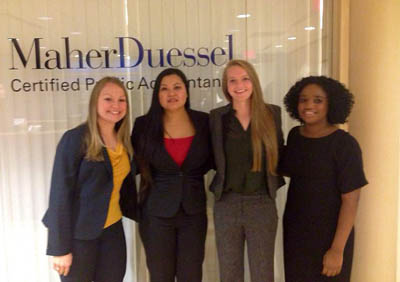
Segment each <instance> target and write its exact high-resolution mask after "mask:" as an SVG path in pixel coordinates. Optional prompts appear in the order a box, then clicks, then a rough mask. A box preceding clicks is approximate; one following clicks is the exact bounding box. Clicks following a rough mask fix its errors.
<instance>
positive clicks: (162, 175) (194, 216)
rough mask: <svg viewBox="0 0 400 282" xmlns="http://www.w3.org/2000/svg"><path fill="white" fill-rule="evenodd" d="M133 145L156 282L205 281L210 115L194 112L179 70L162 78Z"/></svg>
mask: <svg viewBox="0 0 400 282" xmlns="http://www.w3.org/2000/svg"><path fill="white" fill-rule="evenodd" d="M132 143H133V146H134V149H135V152H136V156H137V159H138V163H139V171H140V174H141V185H140V187H141V189H140V193H139V198H140V204H141V205H140V210H141V215H142V216H141V218H140V220H139V232H140V237H141V239H142V241H143V244H144V248H145V251H146V259H147V267H148V269H149V272H150V281H152V282H156V281H175V277H176V278H177V281H178V282H187V281H191V282H201V281H202V277H203V271H202V265H203V260H204V253H205V239H206V233H207V215H206V194H205V189H204V188H205V187H204V175H205V174H206V173H207V172H208V170H209V169H210V168H212V165H213V162H212V152H211V144H210V132H209V126H208V114H206V113H203V112H199V111H194V110H192V109H190V107H189V83H188V81H187V79H186V76H185V75H184V74H183V72H182V71H180V70H178V69H166V70H164V71H162V72H161V73H160V74H159V75H158V76H157V79H156V83H155V87H154V91H153V97H152V104H151V107H150V109H149V111H148V113H147V114H146V115H144V116H141V117H138V118H137V119H136V121H135V125H134V127H133V131H132Z"/></svg>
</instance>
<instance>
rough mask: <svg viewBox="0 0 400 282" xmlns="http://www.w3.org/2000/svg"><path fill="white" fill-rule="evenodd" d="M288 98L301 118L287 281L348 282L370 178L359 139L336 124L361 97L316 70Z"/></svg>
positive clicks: (294, 147) (290, 162) (293, 161)
mask: <svg viewBox="0 0 400 282" xmlns="http://www.w3.org/2000/svg"><path fill="white" fill-rule="evenodd" d="M284 103H285V106H286V110H287V111H288V113H289V114H290V116H291V117H292V118H294V119H297V120H298V121H300V122H301V125H300V126H297V127H295V128H293V129H292V130H291V131H290V133H289V136H288V141H287V146H286V152H285V156H284V157H283V160H282V172H283V173H284V174H285V175H287V176H289V177H290V178H291V181H290V186H289V190H288V197H287V202H286V208H285V214H284V219H283V224H284V256H285V276H286V282H293V281H295V282H310V281H313V282H320V281H335V282H337V281H342V282H344V281H347V282H348V281H350V273H351V265H352V257H353V243H354V230H353V225H354V219H355V216H356V211H357V205H358V199H359V196H360V188H361V187H363V186H364V185H366V184H367V180H366V178H365V175H364V171H363V165H362V157H361V150H360V147H359V145H358V143H357V141H356V140H355V139H354V137H353V136H351V135H350V134H348V133H347V132H345V131H343V130H341V129H339V128H337V127H336V125H335V124H339V123H344V122H346V119H347V117H348V116H349V114H350V111H351V108H352V106H353V104H354V101H353V95H352V94H351V93H350V92H349V91H348V90H347V89H346V88H345V87H344V86H343V85H342V84H341V83H340V82H338V81H336V80H334V79H331V78H328V77H324V76H310V77H306V78H303V79H301V80H300V81H298V82H297V83H296V84H295V85H294V86H292V88H290V90H289V92H288V93H287V94H286V96H285V98H284Z"/></svg>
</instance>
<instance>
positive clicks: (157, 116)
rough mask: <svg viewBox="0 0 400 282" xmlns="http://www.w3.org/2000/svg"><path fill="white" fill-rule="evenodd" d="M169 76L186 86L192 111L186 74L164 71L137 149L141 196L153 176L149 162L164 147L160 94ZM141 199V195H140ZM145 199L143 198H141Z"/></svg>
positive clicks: (154, 93)
mask: <svg viewBox="0 0 400 282" xmlns="http://www.w3.org/2000/svg"><path fill="white" fill-rule="evenodd" d="M169 75H177V76H178V77H180V79H181V80H182V82H183V83H184V85H185V88H186V93H187V99H186V103H185V109H186V110H189V109H190V99H189V97H190V95H189V81H188V80H187V78H186V76H185V74H184V73H183V72H182V71H181V70H179V69H175V68H168V69H165V70H163V71H162V72H161V73H160V74H159V75H158V76H157V78H156V82H155V85H154V89H153V97H152V100H151V105H150V109H149V111H148V112H147V114H146V115H145V125H146V127H145V128H146V131H145V132H144V135H143V136H142V138H141V139H140V142H139V144H138V145H139V148H138V149H136V152H137V159H138V162H139V166H140V171H141V175H142V178H141V179H142V183H141V189H140V190H141V191H140V194H142V196H143V193H144V192H145V190H147V188H148V187H149V185H150V184H151V174H150V167H149V161H148V160H150V159H152V157H153V153H154V151H155V150H156V148H158V147H159V146H163V137H164V125H163V115H164V109H163V107H162V106H161V104H160V99H159V97H158V93H159V92H160V86H161V81H162V80H163V78H164V77H166V76H169ZM139 197H140V195H139ZM140 198H142V199H143V197H140Z"/></svg>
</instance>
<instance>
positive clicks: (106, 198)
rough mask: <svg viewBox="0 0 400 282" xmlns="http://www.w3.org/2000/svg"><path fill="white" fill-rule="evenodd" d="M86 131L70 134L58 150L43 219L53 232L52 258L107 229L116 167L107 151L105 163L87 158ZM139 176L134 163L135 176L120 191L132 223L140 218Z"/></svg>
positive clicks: (50, 238)
mask: <svg viewBox="0 0 400 282" xmlns="http://www.w3.org/2000/svg"><path fill="white" fill-rule="evenodd" d="M86 130H87V126H86V124H82V125H80V126H78V127H76V128H74V129H71V130H68V131H67V132H65V133H64V135H63V136H62V138H61V140H60V142H59V144H58V146H57V151H56V156H55V160H54V166H53V174H52V177H51V187H50V201H49V208H48V210H47V211H46V214H45V216H44V218H43V223H44V224H45V226H46V227H48V231H49V236H48V245H47V254H48V255H53V256H60V255H65V254H68V253H69V252H71V248H72V239H80V240H91V239H95V238H97V237H98V236H100V234H101V232H102V230H103V228H104V223H105V221H106V217H107V213H108V206H109V202H110V198H111V192H112V189H113V186H114V184H113V172H112V165H111V162H110V159H109V157H108V154H107V150H106V149H105V148H103V154H104V159H105V160H104V161H100V162H93V161H88V160H86V159H85V158H84V155H85V150H84V147H83V142H82V141H83V139H82V138H83V136H84V134H85V132H86ZM135 174H136V170H135V164H134V163H133V162H132V161H131V172H130V173H129V174H128V175H127V177H126V178H125V180H124V182H123V184H122V187H121V191H120V206H121V210H122V213H123V215H124V216H127V217H130V218H132V219H135V217H136V184H135Z"/></svg>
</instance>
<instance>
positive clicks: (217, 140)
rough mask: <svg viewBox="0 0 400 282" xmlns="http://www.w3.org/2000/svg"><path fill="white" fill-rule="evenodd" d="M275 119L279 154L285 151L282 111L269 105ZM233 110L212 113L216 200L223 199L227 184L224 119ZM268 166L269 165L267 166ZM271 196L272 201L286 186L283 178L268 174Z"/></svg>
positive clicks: (230, 107) (230, 106)
mask: <svg viewBox="0 0 400 282" xmlns="http://www.w3.org/2000/svg"><path fill="white" fill-rule="evenodd" d="M269 107H270V109H271V110H272V112H273V114H274V117H275V125H276V135H277V138H278V147H279V153H281V152H282V149H283V133H282V121H281V109H280V107H278V106H276V105H271V104H269ZM231 109H232V104H228V105H226V106H223V107H220V108H217V109H215V110H212V111H211V112H210V129H211V139H212V146H213V149H214V158H215V166H216V174H215V176H214V178H213V180H212V182H211V184H210V190H211V191H212V192H213V193H214V195H215V199H216V200H219V199H221V196H222V192H223V190H224V184H225V169H226V160H225V150H224V140H223V117H224V115H225V114H227V113H228V112H229V111H230V110H231ZM267 165H268V164H267ZM266 181H267V183H268V189H269V191H268V192H269V195H270V197H271V198H272V199H275V197H276V190H277V189H278V188H279V187H281V186H283V185H284V184H285V181H284V180H283V177H281V176H274V175H271V174H269V173H268V175H267V179H266Z"/></svg>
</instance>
